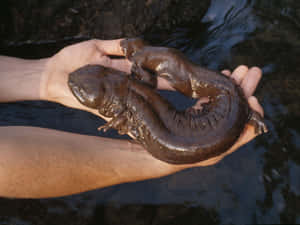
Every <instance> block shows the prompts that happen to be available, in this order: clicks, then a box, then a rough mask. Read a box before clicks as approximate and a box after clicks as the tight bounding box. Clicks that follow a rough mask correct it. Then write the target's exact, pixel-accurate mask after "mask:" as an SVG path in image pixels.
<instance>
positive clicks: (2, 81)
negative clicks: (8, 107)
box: [0, 56, 47, 102]
mask: <svg viewBox="0 0 300 225" xmlns="http://www.w3.org/2000/svg"><path fill="white" fill-rule="evenodd" d="M46 61H47V59H40V60H25V59H19V58H14V57H7V56H0V93H1V95H0V102H12V101H22V100H40V99H41V98H40V80H41V78H42V73H43V71H44V68H45V64H46Z"/></svg>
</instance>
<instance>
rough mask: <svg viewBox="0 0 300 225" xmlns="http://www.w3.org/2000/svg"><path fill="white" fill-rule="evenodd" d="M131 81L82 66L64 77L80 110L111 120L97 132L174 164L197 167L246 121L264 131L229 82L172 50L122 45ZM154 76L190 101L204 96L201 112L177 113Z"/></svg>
mask: <svg viewBox="0 0 300 225" xmlns="http://www.w3.org/2000/svg"><path fill="white" fill-rule="evenodd" d="M121 46H122V48H123V51H124V53H125V55H126V57H128V58H129V59H130V60H131V61H132V62H133V67H132V72H133V74H134V76H132V75H127V74H125V73H123V72H120V71H117V70H113V69H109V68H105V67H102V66H99V65H87V66H85V67H82V68H80V69H78V70H76V71H74V72H73V73H71V74H70V76H69V81H68V84H69V87H70V89H71V91H72V93H73V94H74V95H75V96H76V98H77V99H78V100H79V101H80V102H81V103H82V104H84V105H86V106H88V107H91V108H94V109H98V110H99V113H100V114H101V115H103V116H105V117H110V118H112V120H111V121H110V122H108V123H107V124H106V125H104V126H103V127H102V128H103V129H104V130H107V129H109V128H115V129H117V130H118V131H119V132H120V133H121V134H125V133H129V132H130V133H131V134H132V135H133V136H134V138H135V139H136V140H137V141H139V142H140V143H141V144H142V145H143V146H144V147H145V148H146V149H147V151H149V152H150V153H151V154H152V155H153V156H154V157H156V158H158V159H160V160H162V161H165V162H168V163H173V164H185V163H196V162H199V161H202V160H207V159H209V158H211V157H215V156H218V155H220V154H221V153H224V152H225V151H227V150H228V149H229V148H230V147H231V146H232V145H233V144H234V142H235V141H236V140H237V139H238V137H239V136H240V134H241V132H242V131H243V129H244V127H245V124H246V123H247V122H249V121H250V120H251V121H252V122H253V124H254V125H255V126H256V132H258V133H261V132H263V131H266V127H265V125H264V124H263V122H262V120H261V118H260V117H259V115H258V114H257V113H255V112H253V111H252V110H251V109H250V108H249V106H248V103H247V100H246V98H245V96H244V94H243V92H242V90H241V88H240V87H239V86H238V85H236V84H235V83H234V82H233V80H231V79H230V78H228V77H226V76H223V75H221V74H218V73H216V72H214V71H210V70H206V69H204V68H201V67H199V66H197V65H195V64H193V63H191V62H190V61H188V60H187V59H186V58H185V57H184V56H183V55H182V54H181V53H180V52H178V51H177V50H175V49H170V48H162V47H151V46H145V45H144V44H143V42H142V41H141V40H140V39H129V40H125V41H123V42H122V43H121ZM157 76H160V77H163V78H165V79H167V80H168V81H169V82H170V84H171V85H172V87H173V88H175V89H176V90H177V91H179V92H181V93H183V94H185V95H186V96H189V97H192V98H200V97H207V96H209V99H210V101H209V103H208V104H204V105H203V109H202V110H201V111H200V110H193V109H191V108H190V109H188V110H186V111H177V110H176V109H175V108H174V107H173V106H172V105H171V104H170V103H169V102H168V101H166V100H165V99H164V98H162V97H161V96H160V95H159V94H158V93H157V92H156V90H155V87H156V83H157Z"/></svg>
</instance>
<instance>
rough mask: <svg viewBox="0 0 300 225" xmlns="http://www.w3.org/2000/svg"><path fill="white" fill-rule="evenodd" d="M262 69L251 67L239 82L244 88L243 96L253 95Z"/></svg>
mask: <svg viewBox="0 0 300 225" xmlns="http://www.w3.org/2000/svg"><path fill="white" fill-rule="evenodd" d="M261 76H262V71H261V69H260V68H258V67H252V68H251V69H250V70H249V71H248V73H247V75H246V76H245V78H244V79H243V81H242V83H241V87H242V89H243V90H244V93H245V96H246V97H247V98H248V97H250V96H251V95H253V93H254V91H255V89H256V87H257V85H258V83H259V81H260V79H261Z"/></svg>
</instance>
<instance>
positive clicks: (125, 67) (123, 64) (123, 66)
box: [110, 59, 132, 73]
mask: <svg viewBox="0 0 300 225" xmlns="http://www.w3.org/2000/svg"><path fill="white" fill-rule="evenodd" d="M131 64H132V63H131V62H130V61H129V60H127V59H112V60H111V64H110V67H111V68H113V69H116V70H120V71H123V72H125V73H130V72H131Z"/></svg>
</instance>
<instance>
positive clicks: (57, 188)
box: [0, 40, 263, 198]
mask: <svg viewBox="0 0 300 225" xmlns="http://www.w3.org/2000/svg"><path fill="white" fill-rule="evenodd" d="M107 55H123V52H122V51H121V48H120V40H112V41H100V40H91V41H86V42H82V43H79V44H75V45H72V46H69V47H66V48H64V49H62V50H61V51H60V52H59V53H57V54H56V55H54V56H53V57H50V58H47V59H41V60H23V59H16V58H12V57H5V56H0V101H1V102H13V101H19V100H46V101H53V102H57V103H60V104H63V105H65V106H68V107H73V108H77V109H81V110H86V111H89V112H91V113H94V114H96V115H99V114H98V112H97V110H92V109H90V108H88V107H85V106H83V105H81V104H80V103H79V102H78V101H77V99H76V98H75V97H74V96H73V95H72V93H71V91H70V90H69V88H68V86H67V79H68V74H69V73H70V72H72V71H74V70H75V69H77V68H79V67H82V66H83V65H85V64H102V65H104V66H109V67H112V68H115V69H118V70H122V71H125V72H129V71H130V67H131V64H130V62H129V61H127V60H124V59H118V60H115V59H114V60H111V59H110V58H108V56H107ZM223 73H224V74H226V75H227V76H231V77H232V78H233V79H234V80H236V82H238V83H239V85H240V86H241V87H242V89H243V91H244V93H245V95H246V96H247V100H248V103H249V106H250V107H251V108H252V109H253V110H255V111H257V112H259V113H260V114H261V115H263V109H262V107H261V106H260V104H259V103H258V101H257V99H256V98H255V97H254V96H253V93H254V91H255V89H256V87H257V85H258V83H259V80H260V78H261V75H262V74H261V70H260V69H259V68H257V67H253V68H250V69H249V68H247V67H246V66H239V67H238V68H237V69H235V70H234V71H233V72H232V73H231V72H230V71H228V70H225V71H223ZM14 87H18V88H14ZM33 87H34V88H33ZM158 87H159V88H169V86H168V84H167V82H165V81H162V80H159V81H158ZM99 116H100V115H99ZM255 136H256V134H255V131H254V127H253V126H252V125H250V124H247V125H246V126H245V128H244V131H243V133H242V135H241V136H240V138H239V139H238V140H237V142H236V143H235V144H234V145H233V146H232V147H231V148H230V149H229V150H228V151H226V152H225V153H224V154H222V155H219V156H218V157H214V158H211V159H209V160H206V161H202V162H200V163H197V164H187V165H170V164H167V163H164V162H162V161H160V160H157V159H155V158H153V157H152V156H151V155H150V154H149V153H148V152H147V151H145V150H144V149H143V148H142V147H141V146H140V145H137V144H135V143H132V142H131V141H127V140H113V139H108V138H102V137H93V136H86V135H79V134H73V133H68V132H61V131H56V130H51V129H45V128H36V127H16V126H10V127H0V195H1V196H5V197H17V198H21V197H22V198H46V197H58V196H64V195H70V194H75V193H80V192H83V191H88V190H92V189H96V188H102V187H107V186H110V185H115V184H120V183H125V182H133V181H139V180H145V179H152V178H158V177H162V176H166V175H169V174H172V173H175V172H177V171H180V170H183V169H186V168H191V167H197V166H209V165H212V164H215V163H217V162H219V161H220V160H222V159H223V158H224V157H225V156H226V155H229V154H231V153H232V152H234V151H236V150H237V149H238V148H239V147H241V146H242V145H244V144H246V143H247V142H249V141H251V140H252V139H253V138H255ZM16 140H17V141H16Z"/></svg>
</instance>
